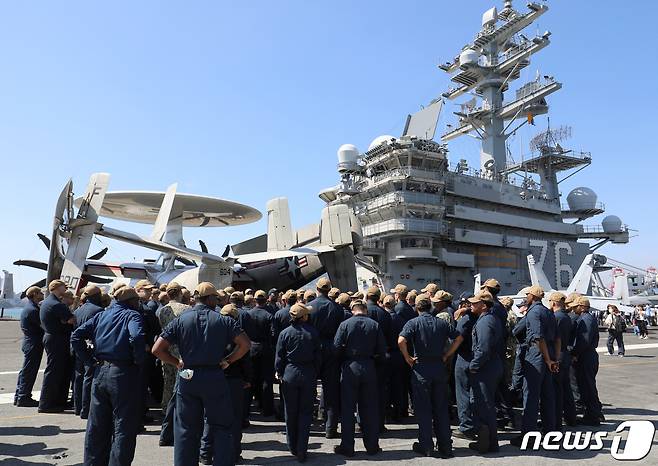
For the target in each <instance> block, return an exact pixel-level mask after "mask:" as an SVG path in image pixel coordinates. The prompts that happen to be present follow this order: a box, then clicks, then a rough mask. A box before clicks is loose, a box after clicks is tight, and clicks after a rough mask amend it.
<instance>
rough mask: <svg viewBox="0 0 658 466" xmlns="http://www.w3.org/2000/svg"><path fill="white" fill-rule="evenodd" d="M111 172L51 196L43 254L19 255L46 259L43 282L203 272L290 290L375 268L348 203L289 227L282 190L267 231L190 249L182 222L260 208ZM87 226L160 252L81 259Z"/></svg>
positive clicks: (256, 215) (223, 221)
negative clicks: (116, 181) (218, 251)
mask: <svg viewBox="0 0 658 466" xmlns="http://www.w3.org/2000/svg"><path fill="white" fill-rule="evenodd" d="M109 179H110V176H109V174H107V173H96V174H94V175H92V176H91V178H90V180H89V184H88V186H87V190H86V192H85V195H84V196H82V197H80V198H78V199H75V200H74V197H73V185H72V183H71V182H70V181H69V182H68V183H67V184H66V186H65V187H64V189H63V190H62V192H61V194H60V197H59V200H58V202H57V206H56V210H55V216H54V224H53V233H52V237H51V240H50V241H49V243H50V244H49V251H50V254H49V259H48V263H47V264H42V263H37V262H36V261H25V260H23V261H17V262H16V263H15V264H17V265H29V266H33V267H34V266H37V267H38V268H45V269H46V271H47V277H46V281H50V280H52V279H54V278H57V277H60V278H61V279H62V280H63V281H64V282H65V283H66V284H67V286H68V288H69V289H71V290H72V291H76V292H77V290H79V289H80V288H81V287H82V286H84V285H85V284H86V283H87V282H96V283H98V282H101V283H107V282H109V281H112V280H116V279H128V280H138V279H144V278H146V279H148V280H150V281H151V282H152V283H154V284H156V285H159V284H161V283H168V282H170V281H172V280H175V281H177V282H178V283H180V284H181V285H183V286H185V287H187V288H189V289H193V288H194V287H195V286H196V285H197V284H198V283H199V282H202V281H209V282H212V283H214V284H215V285H216V286H217V287H219V288H224V287H227V286H233V287H235V288H236V289H246V288H260V289H269V288H278V289H288V288H293V289H295V288H299V287H301V286H303V285H305V284H306V283H308V282H310V281H312V280H314V279H315V278H317V277H319V276H321V275H323V274H324V273H327V274H328V275H329V278H330V279H331V281H332V283H334V284H335V286H337V287H339V288H341V289H344V290H355V289H356V287H357V284H356V266H355V263H356V262H358V263H360V264H361V265H363V266H365V267H373V265H372V263H370V262H369V261H368V260H367V259H366V258H365V257H363V256H361V254H360V247H361V243H362V233H361V226H360V223H359V221H358V219H357V218H356V217H355V216H354V214H353V213H352V212H351V211H350V210H349V209H348V207H347V206H342V205H338V206H329V207H325V208H324V209H323V210H322V214H321V221H320V223H319V224H315V225H310V226H308V227H306V228H303V229H300V230H298V231H294V230H293V229H292V225H291V222H290V213H289V209H288V201H287V199H285V198H276V199H272V200H270V201H269V202H268V203H267V224H268V231H267V233H266V234H264V235H261V236H258V237H255V238H251V239H249V240H246V241H243V242H241V243H239V244H236V245H233V246H227V248H226V250H225V251H224V252H223V254H222V255H215V254H211V253H210V252H208V249H207V248H206V246H205V244H204V243H203V242H202V241H200V242H199V243H200V246H201V250H196V249H191V248H188V247H187V246H186V245H185V241H184V239H183V226H186V227H209V226H230V225H240V224H246V223H251V222H254V221H257V220H258V219H260V218H261V214H260V212H258V211H257V210H255V209H252V208H251V207H248V206H244V205H241V204H238V203H234V202H231V201H225V200H222V199H217V198H212V197H206V196H196V195H190V194H180V193H177V185H176V184H173V185H171V186H170V187H169V188H168V189H167V191H166V192H141V191H129V192H127V191H122V192H108V191H107V188H108V186H109ZM76 207H77V212H76V209H75V208H76ZM99 217H110V218H115V219H121V220H127V221H133V222H140V223H153V224H154V227H153V231H152V233H151V235H150V236H148V237H146V236H140V235H137V234H134V233H130V232H126V231H122V230H118V229H115V228H110V227H108V226H106V225H104V224H103V223H101V222H99ZM93 235H97V236H101V237H106V238H110V239H114V240H118V241H122V242H125V243H129V244H133V245H137V246H142V247H145V248H148V249H151V250H154V251H157V252H159V253H160V257H159V258H158V259H157V260H156V261H151V262H148V261H145V262H142V263H109V262H103V261H101V260H99V259H101V258H102V256H103V255H104V254H105V252H106V249H104V250H102V251H101V252H99V253H97V254H94V255H93V256H91V257H89V258H87V255H88V253H89V247H90V245H91V241H92V238H93ZM40 237H41V236H40ZM43 240H44V239H43V238H42V241H43ZM44 243H45V241H44ZM44 265H45V267H44Z"/></svg>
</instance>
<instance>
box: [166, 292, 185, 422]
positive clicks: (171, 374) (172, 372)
mask: <svg viewBox="0 0 658 466" xmlns="http://www.w3.org/2000/svg"><path fill="white" fill-rule="evenodd" d="M166 289H167V296H169V303H167V305H166V306H163V307H162V308H160V311H159V314H158V318H159V319H160V325H161V326H162V328H163V329H164V328H166V327H167V325H169V322H171V321H172V320H174V319H176V318H177V317H178V316H180V315H181V314H182V313H183V312H185V310H187V309H189V307H190V306H188V305H187V304H183V303H182V302H181V301H182V298H183V293H182V290H183V289H182V287H181V286H180V285H179V284H178V283H176V282H171V283H169V284H168V285H167V288H166ZM171 354H173V355H174V356H175V357H177V358H180V355H179V354H178V348H177V347H176V346H175V345H172V347H171ZM176 373H177V369H176V368H175V367H174V366H171V365H169V364H163V365H162V375H163V378H164V387H163V389H162V411H166V410H167V405H168V404H169V399H170V398H171V397H172V395H173V393H174V385H175V384H176Z"/></svg>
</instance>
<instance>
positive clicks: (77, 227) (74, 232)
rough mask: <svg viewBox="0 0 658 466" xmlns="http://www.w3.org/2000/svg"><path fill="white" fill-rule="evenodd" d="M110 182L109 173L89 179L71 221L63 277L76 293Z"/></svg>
mask: <svg viewBox="0 0 658 466" xmlns="http://www.w3.org/2000/svg"><path fill="white" fill-rule="evenodd" d="M109 184H110V174H109V173H94V174H93V175H92V176H91V178H90V179H89V184H88V185H87V191H86V192H85V195H84V198H83V201H82V204H81V205H80V208H79V209H78V214H77V216H76V218H75V219H73V220H71V221H70V222H69V227H70V228H71V237H70V238H69V244H68V249H67V251H66V258H65V259H64V266H63V267H62V276H61V278H62V281H64V283H66V287H67V288H68V289H69V290H71V291H72V292H73V293H74V294H75V293H77V291H78V288H79V287H80V285H81V283H80V279H81V278H82V274H83V272H84V268H85V261H86V260H87V255H88V254H89V246H90V245H91V240H92V238H93V236H94V233H95V231H96V222H97V221H98V214H99V212H100V210H101V206H102V205H103V199H105V193H106V192H107V188H108V186H109Z"/></svg>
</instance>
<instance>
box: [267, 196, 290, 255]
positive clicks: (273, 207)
mask: <svg viewBox="0 0 658 466" xmlns="http://www.w3.org/2000/svg"><path fill="white" fill-rule="evenodd" d="M294 245H295V241H294V234H293V230H292V223H291V222H290V209H289V207H288V199H287V198H285V197H277V198H275V199H271V200H269V201H268V202H267V250H268V251H287V250H288V249H290V248H292V247H293V246H294Z"/></svg>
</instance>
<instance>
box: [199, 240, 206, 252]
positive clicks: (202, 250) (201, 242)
mask: <svg viewBox="0 0 658 466" xmlns="http://www.w3.org/2000/svg"><path fill="white" fill-rule="evenodd" d="M199 246H201V252H205V253H207V252H208V246H206V243H204V242H203V241H202V240H199Z"/></svg>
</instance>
